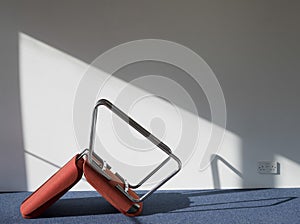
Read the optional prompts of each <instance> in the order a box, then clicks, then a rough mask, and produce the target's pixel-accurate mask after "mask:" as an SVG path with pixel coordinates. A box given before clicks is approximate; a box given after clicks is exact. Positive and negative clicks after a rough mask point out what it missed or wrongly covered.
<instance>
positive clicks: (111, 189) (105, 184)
mask: <svg viewBox="0 0 300 224" xmlns="http://www.w3.org/2000/svg"><path fill="white" fill-rule="evenodd" d="M78 156H79V155H76V156H74V157H73V158H72V159H71V160H70V161H69V162H68V163H67V164H66V165H64V166H63V167H62V168H61V169H60V170H58V171H57V172H56V173H55V174H54V175H53V176H52V177H50V178H49V179H48V180H47V181H46V182H45V183H44V184H43V185H42V186H41V187H39V188H38V189H37V190H36V191H35V192H33V193H32V194H31V195H30V196H29V197H28V198H27V199H25V201H24V202H23V203H22V204H21V207H20V211H21V214H22V216H23V217H24V218H35V217H38V216H39V215H41V214H42V213H43V212H44V211H45V210H46V209H47V208H48V207H50V206H51V205H52V204H53V203H54V202H56V201H57V200H58V199H59V198H60V197H61V196H63V195H64V194H65V193H66V192H67V191H68V190H69V189H71V188H72V187H73V186H74V185H75V184H76V183H77V182H78V181H79V180H80V179H81V177H82V174H83V173H84V175H85V177H86V179H87V181H88V182H89V183H90V184H91V185H92V186H93V187H94V188H95V189H96V190H97V191H98V192H99V193H100V194H101V195H102V196H103V197H104V198H105V199H106V200H107V201H108V202H109V203H111V204H112V205H113V206H114V207H115V208H116V209H118V210H119V211H120V212H122V213H123V214H125V215H128V216H136V215H139V214H140V213H141V211H142V208H143V203H142V202H140V203H134V202H132V201H131V200H129V199H128V198H127V197H126V196H125V195H124V194H123V193H121V192H120V191H119V190H118V189H117V188H116V185H117V184H119V185H120V186H122V187H124V183H123V182H122V181H121V180H120V178H118V177H117V176H116V175H115V174H113V173H112V172H111V171H109V170H107V171H106V172H107V173H108V174H109V175H110V176H111V177H112V180H107V179H106V178H105V177H103V176H102V175H100V174H99V173H97V172H96V171H95V170H94V169H93V168H92V167H91V166H90V165H89V164H88V162H87V161H86V160H84V159H83V158H81V159H79V160H77V158H78ZM128 193H129V194H130V195H131V196H132V197H133V198H135V199H138V198H139V196H138V195H137V194H136V193H135V192H134V191H132V190H131V189H128Z"/></svg>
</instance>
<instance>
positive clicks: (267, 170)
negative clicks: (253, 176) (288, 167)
mask: <svg viewBox="0 0 300 224" xmlns="http://www.w3.org/2000/svg"><path fill="white" fill-rule="evenodd" d="M257 172H258V173H260V174H280V164H279V163H278V162H276V161H259V162H258V163H257Z"/></svg>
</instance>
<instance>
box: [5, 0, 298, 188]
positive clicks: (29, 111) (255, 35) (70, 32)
mask: <svg viewBox="0 0 300 224" xmlns="http://www.w3.org/2000/svg"><path fill="white" fill-rule="evenodd" d="M283 4H284V5H283ZM299 7H300V5H299V3H298V2H296V1H294V2H290V3H289V4H287V3H282V2H281V1H265V2H261V1H251V2H241V1H226V3H225V2H223V1H202V2H192V1H191V2H189V3H185V4H184V5H183V4H182V2H179V1H178V2H174V1H170V2H168V1H165V2H153V1H152V2H151V3H150V2H148V3H147V2H140V1H132V2H130V3H128V2H126V3H125V2H124V3H122V2H119V3H111V2H108V1H103V2H97V3H91V2H90V3H89V4H86V5H84V7H83V5H82V3H79V2H74V1H72V4H70V3H68V2H64V3H60V4H59V5H58V3H48V4H45V3H40V2H39V1H28V2H27V3H26V4H24V5H23V4H20V3H18V4H15V5H11V6H10V10H11V11H12V12H20V13H17V14H18V15H16V19H14V20H9V18H10V17H9V15H5V14H1V15H2V16H4V19H3V20H1V22H2V23H4V26H5V27H9V31H5V32H4V33H5V34H6V35H7V37H6V38H5V39H4V41H2V43H3V42H4V43H8V44H10V45H11V46H14V47H10V48H9V49H8V50H7V51H8V52H11V54H12V56H11V57H10V59H9V60H8V61H9V63H11V64H9V63H5V64H6V65H8V66H6V67H7V69H6V70H3V71H1V90H3V89H4V88H8V87H10V88H8V89H9V90H8V91H7V93H8V94H7V93H5V94H3V93H2V92H1V97H5V99H4V100H2V98H1V113H4V111H6V110H7V111H8V112H10V113H6V116H2V115H1V118H0V119H1V121H2V120H3V122H7V123H8V124H7V123H4V124H5V125H3V126H2V125H1V133H2V132H3V133H5V134H4V135H2V134H1V143H2V142H3V143H5V144H4V145H5V147H3V148H2V149H1V150H2V151H1V152H2V154H3V155H5V158H9V159H5V160H6V161H13V160H16V159H19V161H18V162H17V163H16V164H17V166H16V165H15V164H14V163H9V164H7V163H6V165H5V166H3V168H2V169H1V170H2V171H5V172H2V173H1V179H2V180H4V181H1V185H0V187H1V190H24V189H26V186H27V187H28V188H27V189H30V190H33V189H34V188H36V187H37V186H38V185H39V184H41V183H42V182H43V181H44V180H45V179H46V178H47V177H49V176H50V175H51V173H53V172H54V171H55V170H56V169H57V168H55V166H53V165H51V163H54V164H56V165H58V166H61V165H63V164H64V162H65V161H67V160H68V159H69V158H70V157H71V156H72V155H73V154H74V153H75V152H78V151H80V148H81V147H79V146H78V143H77V142H76V139H75V137H74V132H73V124H72V113H73V111H72V108H73V104H72V103H73V102H74V97H75V92H76V87H77V85H78V83H79V81H80V79H81V77H82V76H83V74H84V71H85V69H86V67H87V64H89V63H91V61H92V60H93V59H95V58H96V57H97V56H98V55H100V54H101V53H103V52H104V51H105V50H108V49H110V48H111V47H114V46H116V45H118V44H120V43H124V42H127V41H131V40H135V39H143V38H158V39H166V40H171V41H175V42H178V43H180V44H183V45H185V46H187V47H189V48H191V49H192V50H194V51H195V52H196V53H198V54H199V55H200V56H202V57H203V58H204V59H205V60H206V62H207V63H208V64H209V65H210V67H211V68H212V69H213V71H214V72H215V74H216V76H217V78H218V80H219V82H220V84H221V87H222V89H223V92H224V95H225V99H226V104H227V115H228V119H227V132H226V135H225V138H224V143H223V145H222V147H221V150H220V151H219V157H218V158H219V159H218V162H216V161H215V162H214V163H213V164H212V166H211V167H209V168H208V169H206V170H204V171H199V169H198V168H199V157H198V156H199V155H198V154H197V153H201V152H197V151H196V152H195V154H194V155H193V157H192V158H191V159H190V160H189V161H188V162H187V163H186V165H185V166H184V170H183V171H182V172H181V173H180V174H179V175H178V176H177V177H176V179H174V180H173V181H172V182H170V183H169V184H168V185H167V186H166V187H167V188H213V187H217V188H219V187H222V188H229V187H230V188H231V187H237V188H240V187H292V186H295V187H296V186H299V185H300V182H299V180H298V179H299V178H297V173H298V172H299V170H300V166H299V162H300V154H299V150H298V148H299V142H298V133H299V127H300V125H299V124H300V118H299V117H298V114H299V110H300V103H299V100H298V97H297V96H299V88H297V85H298V83H299V78H298V73H299V71H300V68H299V63H298V61H297V59H298V58H299V54H300V47H299V46H300V45H299V43H298V40H299V36H300V32H299V26H298V21H299V19H300V18H299V17H300V16H299V14H298V11H299ZM18 16H19V17H18ZM22 33H23V34H22ZM12 37H14V38H12ZM18 43H19V46H18V47H19V48H18V49H19V50H17V49H16V46H17V44H18ZM8 44H5V45H4V46H5V47H6V48H8V46H10V45H8ZM6 54H7V53H4V51H1V57H3V58H5V59H7V57H6ZM18 58H19V59H20V60H19V62H18ZM1 61H3V60H1ZM18 65H19V72H17V71H16V69H15V67H18ZM145 66H146V67H143V66H142V67H138V66H137V67H132V68H130V69H127V70H126V68H125V69H123V70H122V71H119V73H118V74H117V75H116V76H117V81H118V82H120V83H124V82H125V83H126V81H127V80H128V79H129V78H130V74H131V72H132V71H133V70H134V69H136V70H135V71H143V69H145V68H148V69H149V71H150V72H159V71H160V69H163V71H164V72H166V75H168V74H169V73H170V71H172V70H168V69H166V68H164V67H163V66H161V65H157V64H152V65H145ZM147 66H148V67H147ZM160 66H161V67H160ZM178 74H179V73H178ZM18 75H19V76H18ZM18 77H20V83H21V100H22V101H21V105H22V118H23V137H24V149H23V147H22V144H23V143H22V142H23V140H22V138H21V135H20V134H17V135H14V136H16V137H15V140H14V141H10V142H7V137H6V136H11V135H12V134H10V133H9V131H10V130H12V129H11V128H16V129H17V130H18V131H15V130H14V131H13V130H12V132H13V133H20V130H21V124H20V122H19V123H17V124H15V123H11V122H9V121H13V122H15V121H20V114H19V113H18V111H19V109H17V110H11V109H9V110H8V107H7V105H8V104H7V102H9V103H10V104H11V105H14V107H16V108H19V100H18V97H17V95H18V93H17V92H18V91H19V90H18V79H19V78H18ZM176 77H177V78H178V77H179V76H176ZM176 77H174V79H176ZM181 84H182V85H183V86H186V87H188V88H189V92H190V94H191V95H192V96H193V97H199V102H198V104H197V105H196V106H197V109H198V110H199V113H200V117H199V119H200V122H202V123H201V124H202V125H201V127H205V124H208V125H210V124H209V122H208V123H207V121H209V120H210V114H209V107H208V104H207V101H206V100H205V96H204V95H203V92H201V91H200V90H199V88H197V87H195V86H193V84H192V81H191V80H189V79H188V78H187V79H184V81H182V83H181ZM136 87H137V88H139V86H136ZM133 88H134V86H133ZM150 89H151V88H150ZM142 91H145V92H149V91H150V90H149V89H147V88H146V89H142ZM150 92H151V91H150ZM45 102H46V103H45ZM4 105H5V106H4ZM176 105H177V106H178V108H180V110H182V112H183V113H187V114H188V113H189V108H188V107H187V106H186V105H185V104H184V102H182V101H180V100H178V102H176ZM11 111H17V113H16V114H15V113H12V112H11ZM41 112H43V114H42V113H41ZM149 116H150V115H149ZM191 116H193V115H191ZM143 117H145V119H146V118H147V114H145V116H143ZM140 119H142V118H140ZM144 122H145V124H146V126H147V125H149V123H147V120H145V121H144ZM174 122H175V120H174ZM174 133H175V132H174ZM170 144H172V142H170ZM6 148H10V150H6ZM23 150H25V151H26V153H24V151H23ZM28 152H29V153H28ZM20 155H21V156H20ZM22 155H24V158H25V159H24V160H23V159H22ZM33 155H35V157H34V156H33ZM58 155H59V156H58ZM37 156H38V157H39V158H40V159H38V158H37ZM2 158H4V157H1V159H2ZM41 158H42V159H44V160H47V161H48V162H49V163H47V162H45V161H43V160H41ZM5 160H4V161H5ZM261 160H270V161H272V160H276V161H278V162H279V163H280V165H281V173H280V175H260V174H257V172H256V163H257V161H261ZM24 161H26V174H25V173H24V167H25V162H24ZM222 161H223V163H222ZM224 161H225V162H224ZM1 164H4V163H2V162H1ZM226 164H227V165H226ZM12 170H13V171H14V172H15V173H16V174H15V175H14V176H15V177H18V178H11V177H12V176H9V175H7V173H9V172H11V171H12ZM25 176H26V179H25V178H24V177H25ZM16 179H17V183H16ZM87 188H88V187H87V185H86V184H85V183H84V182H83V183H82V184H81V185H79V186H78V187H77V189H87Z"/></svg>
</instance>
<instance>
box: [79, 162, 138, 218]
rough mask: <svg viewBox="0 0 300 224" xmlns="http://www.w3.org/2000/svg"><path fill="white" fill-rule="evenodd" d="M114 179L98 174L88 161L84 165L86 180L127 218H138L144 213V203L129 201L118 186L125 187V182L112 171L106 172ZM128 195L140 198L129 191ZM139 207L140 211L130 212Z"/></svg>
mask: <svg viewBox="0 0 300 224" xmlns="http://www.w3.org/2000/svg"><path fill="white" fill-rule="evenodd" d="M105 172H106V173H107V174H109V176H110V177H111V178H112V179H111V180H107V179H106V178H105V177H104V176H102V175H101V174H99V173H98V172H96V171H95V170H94V169H93V168H92V167H91V166H90V165H89V163H88V162H87V161H85V162H84V164H83V173H84V176H85V178H86V180H87V181H88V182H89V183H90V184H91V185H92V186H93V187H94V188H95V189H96V190H97V191H98V192H99V193H100V194H101V195H102V196H103V197H104V198H105V199H106V200H107V201H108V202H109V203H110V204H111V205H113V206H114V207H115V208H116V209H118V210H119V211H120V212H122V213H123V214H125V215H127V216H137V215H139V214H140V213H141V212H142V209H143V203H142V202H139V203H134V202H132V201H131V200H129V199H128V198H127V197H126V196H125V195H124V194H123V193H121V192H120V191H119V190H118V189H117V188H116V186H117V185H118V184H119V185H120V186H121V187H124V184H123V182H122V181H121V180H120V179H119V177H117V176H116V175H115V174H113V173H112V172H111V171H110V170H106V171H105ZM128 193H129V194H130V195H131V196H132V197H133V198H135V199H138V198H139V196H138V195H137V194H136V193H135V192H134V191H132V190H131V189H130V188H129V189H128ZM135 204H136V205H138V207H139V208H138V209H136V210H135V211H131V212H128V211H129V210H130V208H131V207H132V206H133V205H135Z"/></svg>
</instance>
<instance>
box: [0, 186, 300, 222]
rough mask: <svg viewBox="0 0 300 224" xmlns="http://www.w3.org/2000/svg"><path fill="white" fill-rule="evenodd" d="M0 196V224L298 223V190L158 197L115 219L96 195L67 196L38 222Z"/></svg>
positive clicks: (16, 198)
mask: <svg viewBox="0 0 300 224" xmlns="http://www.w3.org/2000/svg"><path fill="white" fill-rule="evenodd" d="M29 194H30V193H28V192H23V193H2V194H0V202H1V205H0V221H2V222H1V223H137V224H138V223H172V224H173V223H181V224H182V223H193V224H194V223H205V224H209V223H214V224H217V223H226V224H227V223H231V224H232V223H239V224H244V223H289V224H292V223H295V224H298V223H300V199H299V197H300V189H299V188H297V189H248V190H206V191H158V192H156V193H155V194H154V195H152V196H151V197H150V198H149V199H147V200H146V201H145V203H144V211H143V213H142V215H141V216H139V217H135V218H129V217H126V216H124V215H122V214H120V213H118V212H117V211H116V210H115V209H114V208H113V207H112V206H111V205H110V204H108V203H107V202H106V201H105V200H104V199H103V198H101V197H99V196H98V194H97V193H96V192H68V193H67V194H66V195H65V196H64V197H63V198H61V199H60V200H59V201H58V202H56V203H55V204H54V205H52V207H50V208H49V209H48V210H47V211H46V212H45V214H44V215H43V216H42V217H40V218H36V219H32V220H26V219H23V218H22V216H21V214H20V212H19V206H20V204H21V202H22V201H23V200H24V199H25V198H26V197H27V196H28V195H29Z"/></svg>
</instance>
